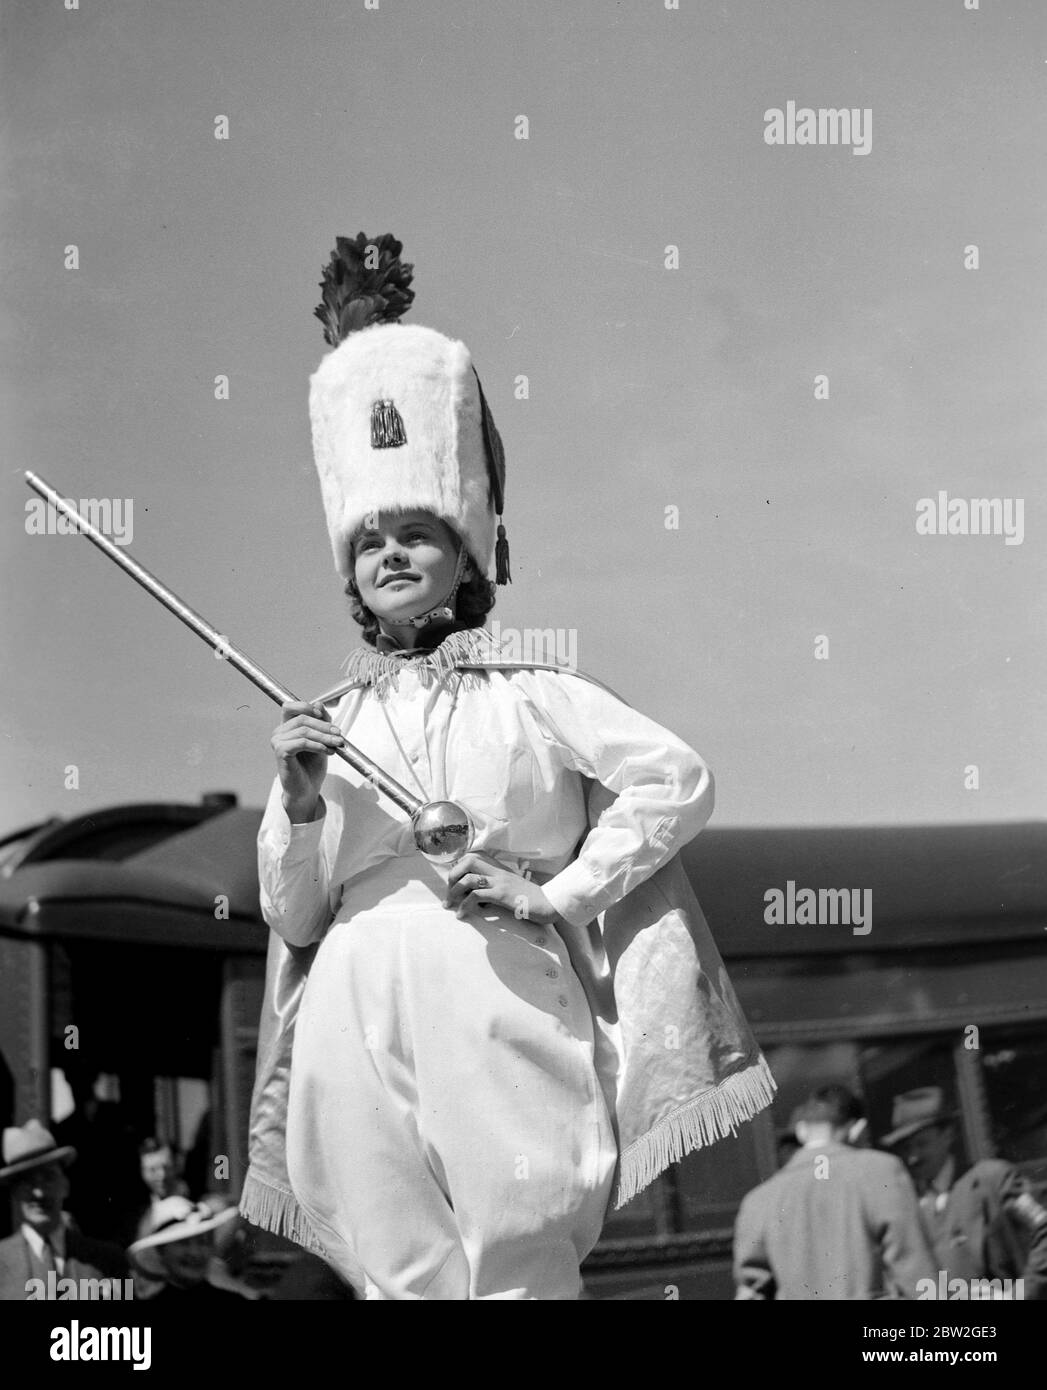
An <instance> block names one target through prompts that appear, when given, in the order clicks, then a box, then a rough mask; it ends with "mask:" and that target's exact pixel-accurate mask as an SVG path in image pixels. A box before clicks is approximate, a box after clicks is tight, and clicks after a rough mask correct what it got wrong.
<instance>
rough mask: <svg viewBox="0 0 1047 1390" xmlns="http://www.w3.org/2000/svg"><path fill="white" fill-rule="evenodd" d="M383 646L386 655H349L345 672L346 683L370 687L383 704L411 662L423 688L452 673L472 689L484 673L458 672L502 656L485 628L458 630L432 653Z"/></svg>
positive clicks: (358, 652)
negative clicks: (350, 682) (403, 670)
mask: <svg viewBox="0 0 1047 1390" xmlns="http://www.w3.org/2000/svg"><path fill="white" fill-rule="evenodd" d="M383 646H385V647H386V650H385V651H372V650H371V649H370V648H369V647H357V649H356V650H355V651H353V652H350V653H349V656H348V657H347V658H346V661H345V664H344V666H343V668H342V669H343V670H344V671H345V675H346V680H347V681H353V682H358V683H359V684H361V685H369V686H371V687H372V688H373V689H374V693H375V695H377V697H378V698H379V699H380V700H384V699H385V697H386V696H387V695H388V693H389V691H390V690H396V689H398V680H399V675H400V671H401V670H402V669H403V667H404V665H405V664H407V663H408V662H409V663H410V667H411V670H412V671H413V672H415V674H416V675H417V676H418V679H419V681H420V682H421V684H422V685H424V686H427V687H428V686H430V685H432V684H433V683H434V682H439V681H444V680H446V679H447V678H448V677H449V676H450V675H451V674H452V672H456V673H457V677H458V680H459V681H460V682H461V683H462V685H463V686H464V687H465V688H466V689H471V688H473V687H478V686H479V685H480V684H481V683H482V682H483V680H484V675H483V672H482V671H463V670H461V669H459V668H460V667H462V666H475V665H477V664H482V663H484V662H489V661H497V660H498V658H499V657H501V656H503V653H502V651H501V649H500V647H499V644H498V642H497V641H496V639H495V638H494V636H493V634H491V633H490V632H488V631H487V629H486V628H482V627H473V628H459V629H458V630H457V631H454V632H450V633H448V635H447V636H446V637H445V638H444V639H443V640H442V641H441V642H439V643H438V644H437V645H436V646H435V647H433V648H432V649H431V650H430V651H424V650H423V651H419V650H418V648H412V649H411V650H404V649H398V648H395V647H393V646H392V644H391V643H390V642H389V641H388V639H387V640H386V641H385V642H384V643H383Z"/></svg>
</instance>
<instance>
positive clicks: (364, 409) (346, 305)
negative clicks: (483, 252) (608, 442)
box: [309, 232, 509, 584]
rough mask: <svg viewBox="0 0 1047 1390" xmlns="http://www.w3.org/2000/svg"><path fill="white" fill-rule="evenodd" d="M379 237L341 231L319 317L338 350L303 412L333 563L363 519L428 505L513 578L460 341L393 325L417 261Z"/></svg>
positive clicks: (474, 388)
mask: <svg viewBox="0 0 1047 1390" xmlns="http://www.w3.org/2000/svg"><path fill="white" fill-rule="evenodd" d="M402 249H403V247H402V245H401V243H400V242H399V241H397V240H396V239H395V238H394V237H392V236H391V235H389V234H388V233H386V234H385V235H383V236H380V237H373V238H370V239H368V238H367V237H365V236H364V234H363V232H361V233H360V234H359V235H358V236H357V238H356V240H355V241H350V240H349V239H348V238H346V237H339V238H338V241H337V246H336V248H335V250H334V251H333V252H332V254H331V261H330V262H329V264H328V265H327V267H326V268H325V269H324V272H323V276H324V278H323V280H322V281H321V289H322V290H323V303H322V304H320V305H319V306H318V307H317V309H316V311H315V312H316V315H317V317H318V318H319V319H320V320H321V322H322V323H323V325H324V337H325V338H326V340H327V342H328V343H330V344H331V346H332V347H333V349H334V350H333V351H332V352H329V353H328V354H327V356H326V357H325V358H324V359H323V361H322V362H321V363H320V366H319V367H318V369H317V370H316V372H314V373H313V376H312V378H311V379H310V390H309V416H310V421H311V423H312V433H313V454H314V456H315V459H316V468H317V472H318V473H319V475H320V489H321V493H322V495H323V503H324V511H325V512H326V514H327V527H328V530H329V532H330V536H331V548H332V550H333V552H334V559H335V565H336V566H337V568H338V572H339V573H340V574H341V575H342V577H343V579H349V578H350V577H351V575H352V560H351V550H350V542H351V539H352V536H353V533H354V531H355V530H356V529H357V528H358V527H359V526H360V525H361V523H362V522H363V521H364V518H365V517H367V516H368V515H369V514H371V513H376V512H381V511H394V512H395V511H401V510H409V509H413V508H424V509H425V510H427V511H431V512H433V513H435V515H437V516H439V517H441V518H442V519H443V520H444V521H446V522H447V523H448V524H449V525H450V526H452V527H453V528H454V530H455V531H456V532H457V534H458V535H459V536H460V537H461V538H462V540H463V541H464V543H465V546H466V549H467V551H468V553H469V555H470V556H471V557H472V559H473V560H474V562H475V563H476V565H477V567H478V569H479V570H480V572H481V573H482V574H486V573H487V572H488V569H489V568H490V564H491V559H492V556H496V558H497V576H496V578H497V582H498V583H499V584H504V583H506V582H508V580H509V564H508V558H509V557H508V544H507V542H506V540H505V528H504V526H502V525H501V523H500V520H499V524H498V528H497V529H498V539H497V545H496V542H495V516H496V514H497V515H498V516H499V518H500V516H501V512H502V507H503V501H504V489H505V457H504V453H503V450H502V442H501V438H500V437H499V434H498V431H497V429H496V427H495V424H494V420H493V419H492V417H491V412H490V410H489V409H488V406H487V401H486V400H485V398H484V393H483V388H482V386H481V385H480V378H479V376H478V375H477V373H476V370H475V368H474V367H473V363H472V358H471V357H470V355H469V349H468V348H467V347H466V346H465V344H464V343H460V342H457V341H455V340H454V339H452V338H446V337H444V335H443V334H442V333H438V332H436V330H435V329H432V328H423V327H421V326H420V325H416V324H413V325H404V324H400V323H398V322H396V320H397V319H398V318H399V316H400V315H401V314H402V313H403V312H404V311H405V310H406V309H407V308H409V306H410V303H411V301H412V299H413V298H414V292H413V290H411V289H409V288H408V286H409V285H410V282H411V279H412V275H413V267H412V266H410V265H405V264H403V263H402V262H401V260H400V252H401V251H402Z"/></svg>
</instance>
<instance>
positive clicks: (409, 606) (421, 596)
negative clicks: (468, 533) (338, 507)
mask: <svg viewBox="0 0 1047 1390" xmlns="http://www.w3.org/2000/svg"><path fill="white" fill-rule="evenodd" d="M457 562H458V540H457V537H456V536H455V534H454V532H453V531H452V530H451V528H450V527H449V526H448V525H447V523H446V522H444V521H441V520H440V518H439V517H436V516H434V515H433V514H432V512H424V511H412V512H379V513H378V514H377V515H372V516H369V517H368V518H367V519H366V521H365V523H364V525H363V526H362V527H361V528H360V530H359V531H357V533H356V535H355V537H354V540H353V570H354V578H355V579H356V587H357V588H358V589H359V591H360V598H361V600H362V601H363V602H364V604H366V606H367V607H368V608H369V609H370V610H371V612H372V613H373V614H374V615H375V617H376V618H378V619H379V620H384V621H385V622H388V623H406V622H407V620H408V619H409V618H417V617H418V616H419V614H421V613H426V612H428V610H429V609H430V608H435V607H436V605H437V604H438V603H441V602H442V601H443V600H444V599H445V598H446V597H447V594H448V591H449V590H450V588H451V585H452V584H453V583H454V571H455V565H456V564H457Z"/></svg>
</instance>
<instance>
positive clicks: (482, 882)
mask: <svg viewBox="0 0 1047 1390" xmlns="http://www.w3.org/2000/svg"><path fill="white" fill-rule="evenodd" d="M476 886H477V888H486V887H487V880H486V879H485V878H484V876H483V874H477V876H476Z"/></svg>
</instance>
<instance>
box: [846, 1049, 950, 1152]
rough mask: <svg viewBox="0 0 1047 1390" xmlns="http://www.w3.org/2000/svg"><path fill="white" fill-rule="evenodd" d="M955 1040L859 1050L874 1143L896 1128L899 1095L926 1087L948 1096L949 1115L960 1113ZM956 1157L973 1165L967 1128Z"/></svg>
mask: <svg viewBox="0 0 1047 1390" xmlns="http://www.w3.org/2000/svg"><path fill="white" fill-rule="evenodd" d="M954 1048H955V1037H954V1036H952V1035H950V1036H949V1037H948V1038H942V1037H915V1038H901V1039H898V1040H894V1041H891V1042H889V1043H882V1044H881V1043H872V1042H870V1043H866V1044H865V1045H864V1046H862V1047H861V1048H860V1050H859V1054H858V1070H859V1075H860V1078H861V1090H862V1095H863V1098H864V1100H865V1106H866V1110H867V1113H868V1116H869V1131H870V1138H871V1141H872V1142H873V1143H875V1144H878V1143H879V1142H880V1140H882V1139H883V1137H884V1135H886V1134H889V1133H890V1131H891V1129H892V1127H893V1119H892V1113H893V1108H894V1098H895V1096H899V1095H902V1094H903V1093H904V1092H906V1091H914V1090H917V1089H920V1088H923V1087H925V1086H938V1087H940V1088H941V1090H942V1091H943V1093H944V1103H945V1108H946V1110H947V1112H949V1113H951V1114H958V1112H959V1110H960V1104H959V1100H958V1090H957V1083H956V1061H955V1056H954ZM956 1149H957V1152H956V1157H957V1159H958V1161H959V1162H960V1164H961V1166H962V1167H963V1168H966V1167H967V1166H968V1165H969V1164H970V1162H971V1159H970V1156H969V1155H968V1153H967V1150H966V1144H965V1139H964V1127H963V1125H958V1126H957V1139H956Z"/></svg>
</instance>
